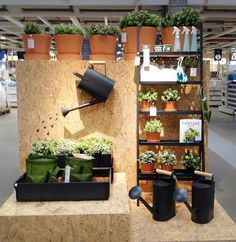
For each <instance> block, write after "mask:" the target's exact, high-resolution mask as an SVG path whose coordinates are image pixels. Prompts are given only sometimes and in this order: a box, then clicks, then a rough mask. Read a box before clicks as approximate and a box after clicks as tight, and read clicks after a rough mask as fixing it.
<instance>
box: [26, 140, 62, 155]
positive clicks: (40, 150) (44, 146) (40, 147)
mask: <svg viewBox="0 0 236 242" xmlns="http://www.w3.org/2000/svg"><path fill="white" fill-rule="evenodd" d="M56 145H57V142H56V141H55V140H51V139H50V140H39V141H35V142H34V143H32V145H31V151H32V154H35V155H52V149H53V148H54V147H55V146H56Z"/></svg>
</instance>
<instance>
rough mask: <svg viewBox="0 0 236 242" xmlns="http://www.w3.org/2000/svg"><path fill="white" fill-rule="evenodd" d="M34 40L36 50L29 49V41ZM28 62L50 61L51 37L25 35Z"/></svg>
mask: <svg viewBox="0 0 236 242" xmlns="http://www.w3.org/2000/svg"><path fill="white" fill-rule="evenodd" d="M29 39H33V40H34V48H28V40H29ZM23 42H24V48H25V52H26V54H25V56H24V58H25V59H26V60H49V59H50V55H49V51H50V44H51V36H50V35H46V34H25V35H23Z"/></svg>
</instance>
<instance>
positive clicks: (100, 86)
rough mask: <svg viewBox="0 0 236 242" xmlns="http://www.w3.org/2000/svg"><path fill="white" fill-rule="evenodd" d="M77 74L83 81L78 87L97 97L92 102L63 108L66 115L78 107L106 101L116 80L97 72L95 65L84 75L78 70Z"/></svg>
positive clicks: (62, 110) (90, 66)
mask: <svg viewBox="0 0 236 242" xmlns="http://www.w3.org/2000/svg"><path fill="white" fill-rule="evenodd" d="M73 74H74V75H75V76H77V77H79V78H80V79H81V81H80V82H79V84H78V88H79V89H81V90H84V91H86V92H87V93H89V94H90V95H91V96H92V97H94V98H95V99H94V100H93V101H91V102H87V103H84V104H81V105H79V106H78V107H76V108H72V109H67V108H62V109H61V112H62V115H63V116H64V117H65V116H66V115H67V114H68V113H69V112H71V111H74V110H76V109H80V108H84V107H88V106H92V105H94V104H97V103H101V102H105V101H106V100H107V98H108V96H109V95H110V93H111V91H112V89H113V86H114V84H115V81H114V80H112V79H110V78H108V77H107V76H105V75H103V74H101V73H100V72H97V71H95V70H94V69H93V65H89V68H88V69H87V70H86V72H85V73H84V75H81V74H79V73H77V72H74V73H73Z"/></svg>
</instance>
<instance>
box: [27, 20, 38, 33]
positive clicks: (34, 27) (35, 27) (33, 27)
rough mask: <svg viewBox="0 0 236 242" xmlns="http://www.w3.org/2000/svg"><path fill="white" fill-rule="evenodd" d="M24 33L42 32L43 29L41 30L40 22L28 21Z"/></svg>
mask: <svg viewBox="0 0 236 242" xmlns="http://www.w3.org/2000/svg"><path fill="white" fill-rule="evenodd" d="M24 33H25V34H41V33H42V31H41V30H40V27H39V25H38V24H36V23H32V22H28V23H26V24H25V27H24Z"/></svg>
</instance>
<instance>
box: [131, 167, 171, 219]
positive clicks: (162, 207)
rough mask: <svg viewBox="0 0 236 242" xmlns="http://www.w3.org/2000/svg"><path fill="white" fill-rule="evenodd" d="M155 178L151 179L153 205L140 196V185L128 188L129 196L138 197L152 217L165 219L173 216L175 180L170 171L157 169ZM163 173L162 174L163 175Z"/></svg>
mask: <svg viewBox="0 0 236 242" xmlns="http://www.w3.org/2000/svg"><path fill="white" fill-rule="evenodd" d="M156 171H157V179H156V180H154V181H153V206H152V207H151V206H150V205H149V204H148V203H147V202H146V201H145V200H144V199H143V198H142V197H141V193H142V190H141V187H139V186H135V187H133V188H131V189H130V191H129V197H130V198H131V199H139V200H140V201H141V202H142V203H143V204H144V206H145V207H146V208H147V209H148V210H149V211H150V212H151V213H152V215H153V219H154V220H157V221H167V220H169V219H171V218H173V217H174V216H175V210H176V208H175V200H174V198H173V194H174V191H175V180H174V178H173V175H172V173H171V172H168V171H163V170H159V169H157V170H156ZM163 175H164V176H163Z"/></svg>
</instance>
